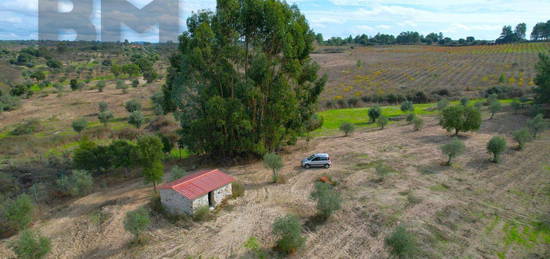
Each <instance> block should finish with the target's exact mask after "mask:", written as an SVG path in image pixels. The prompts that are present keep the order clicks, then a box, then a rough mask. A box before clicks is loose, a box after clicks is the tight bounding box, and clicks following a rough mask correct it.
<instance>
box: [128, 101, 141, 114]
mask: <svg viewBox="0 0 550 259" xmlns="http://www.w3.org/2000/svg"><path fill="white" fill-rule="evenodd" d="M124 108H126V111H128V112H130V113H132V112H135V111H140V110H141V103H140V102H139V101H138V100H135V99H132V100H130V101H127V102H126V103H125V104H124Z"/></svg>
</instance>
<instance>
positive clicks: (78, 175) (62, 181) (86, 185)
mask: <svg viewBox="0 0 550 259" xmlns="http://www.w3.org/2000/svg"><path fill="white" fill-rule="evenodd" d="M57 187H58V188H59V190H60V191H61V192H62V193H65V194H66V195H69V196H72V197H78V196H84V195H86V194H89V193H90V192H91V191H92V188H93V187H94V178H93V177H92V176H91V175H90V174H89V173H88V172H86V171H84V170H74V171H73V172H72V174H71V175H69V176H65V175H62V176H61V177H60V178H59V179H58V180H57Z"/></svg>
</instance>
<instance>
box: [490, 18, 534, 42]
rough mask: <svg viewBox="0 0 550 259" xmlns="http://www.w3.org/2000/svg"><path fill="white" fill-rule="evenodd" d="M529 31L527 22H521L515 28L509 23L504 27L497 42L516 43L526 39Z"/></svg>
mask: <svg viewBox="0 0 550 259" xmlns="http://www.w3.org/2000/svg"><path fill="white" fill-rule="evenodd" d="M526 33H527V25H526V24H525V23H520V24H518V25H517V26H516V28H515V29H512V26H510V25H507V26H504V27H503V28H502V32H501V33H500V37H499V38H498V39H497V40H496V43H499V44H501V43H514V42H518V41H523V40H525V37H526Z"/></svg>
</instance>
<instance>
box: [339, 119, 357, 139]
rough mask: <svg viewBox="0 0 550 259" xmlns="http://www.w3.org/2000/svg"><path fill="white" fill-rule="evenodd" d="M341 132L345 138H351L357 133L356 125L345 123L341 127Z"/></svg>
mask: <svg viewBox="0 0 550 259" xmlns="http://www.w3.org/2000/svg"><path fill="white" fill-rule="evenodd" d="M340 130H341V131H342V132H344V134H345V136H346V137H347V136H349V135H350V134H352V133H353V132H354V131H355V125H353V123H349V122H344V123H342V125H340Z"/></svg>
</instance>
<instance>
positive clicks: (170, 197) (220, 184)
mask: <svg viewBox="0 0 550 259" xmlns="http://www.w3.org/2000/svg"><path fill="white" fill-rule="evenodd" d="M234 181H235V178H233V177H232V176H230V175H228V174H225V173H224V172H222V171H220V170H218V169H215V170H204V171H199V172H196V173H193V174H190V175H187V176H185V177H183V178H180V179H178V180H176V181H173V182H171V183H166V184H163V185H161V186H160V187H159V189H160V201H161V203H162V205H163V206H164V208H165V209H166V210H167V211H168V212H170V213H172V214H175V215H181V214H184V213H186V214H189V215H193V213H194V212H195V211H196V210H197V209H199V208H201V207H205V206H208V207H210V208H214V207H216V205H218V204H220V203H221V202H222V201H223V200H224V199H225V198H227V197H229V196H231V195H232V188H231V183H232V182H234Z"/></svg>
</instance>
